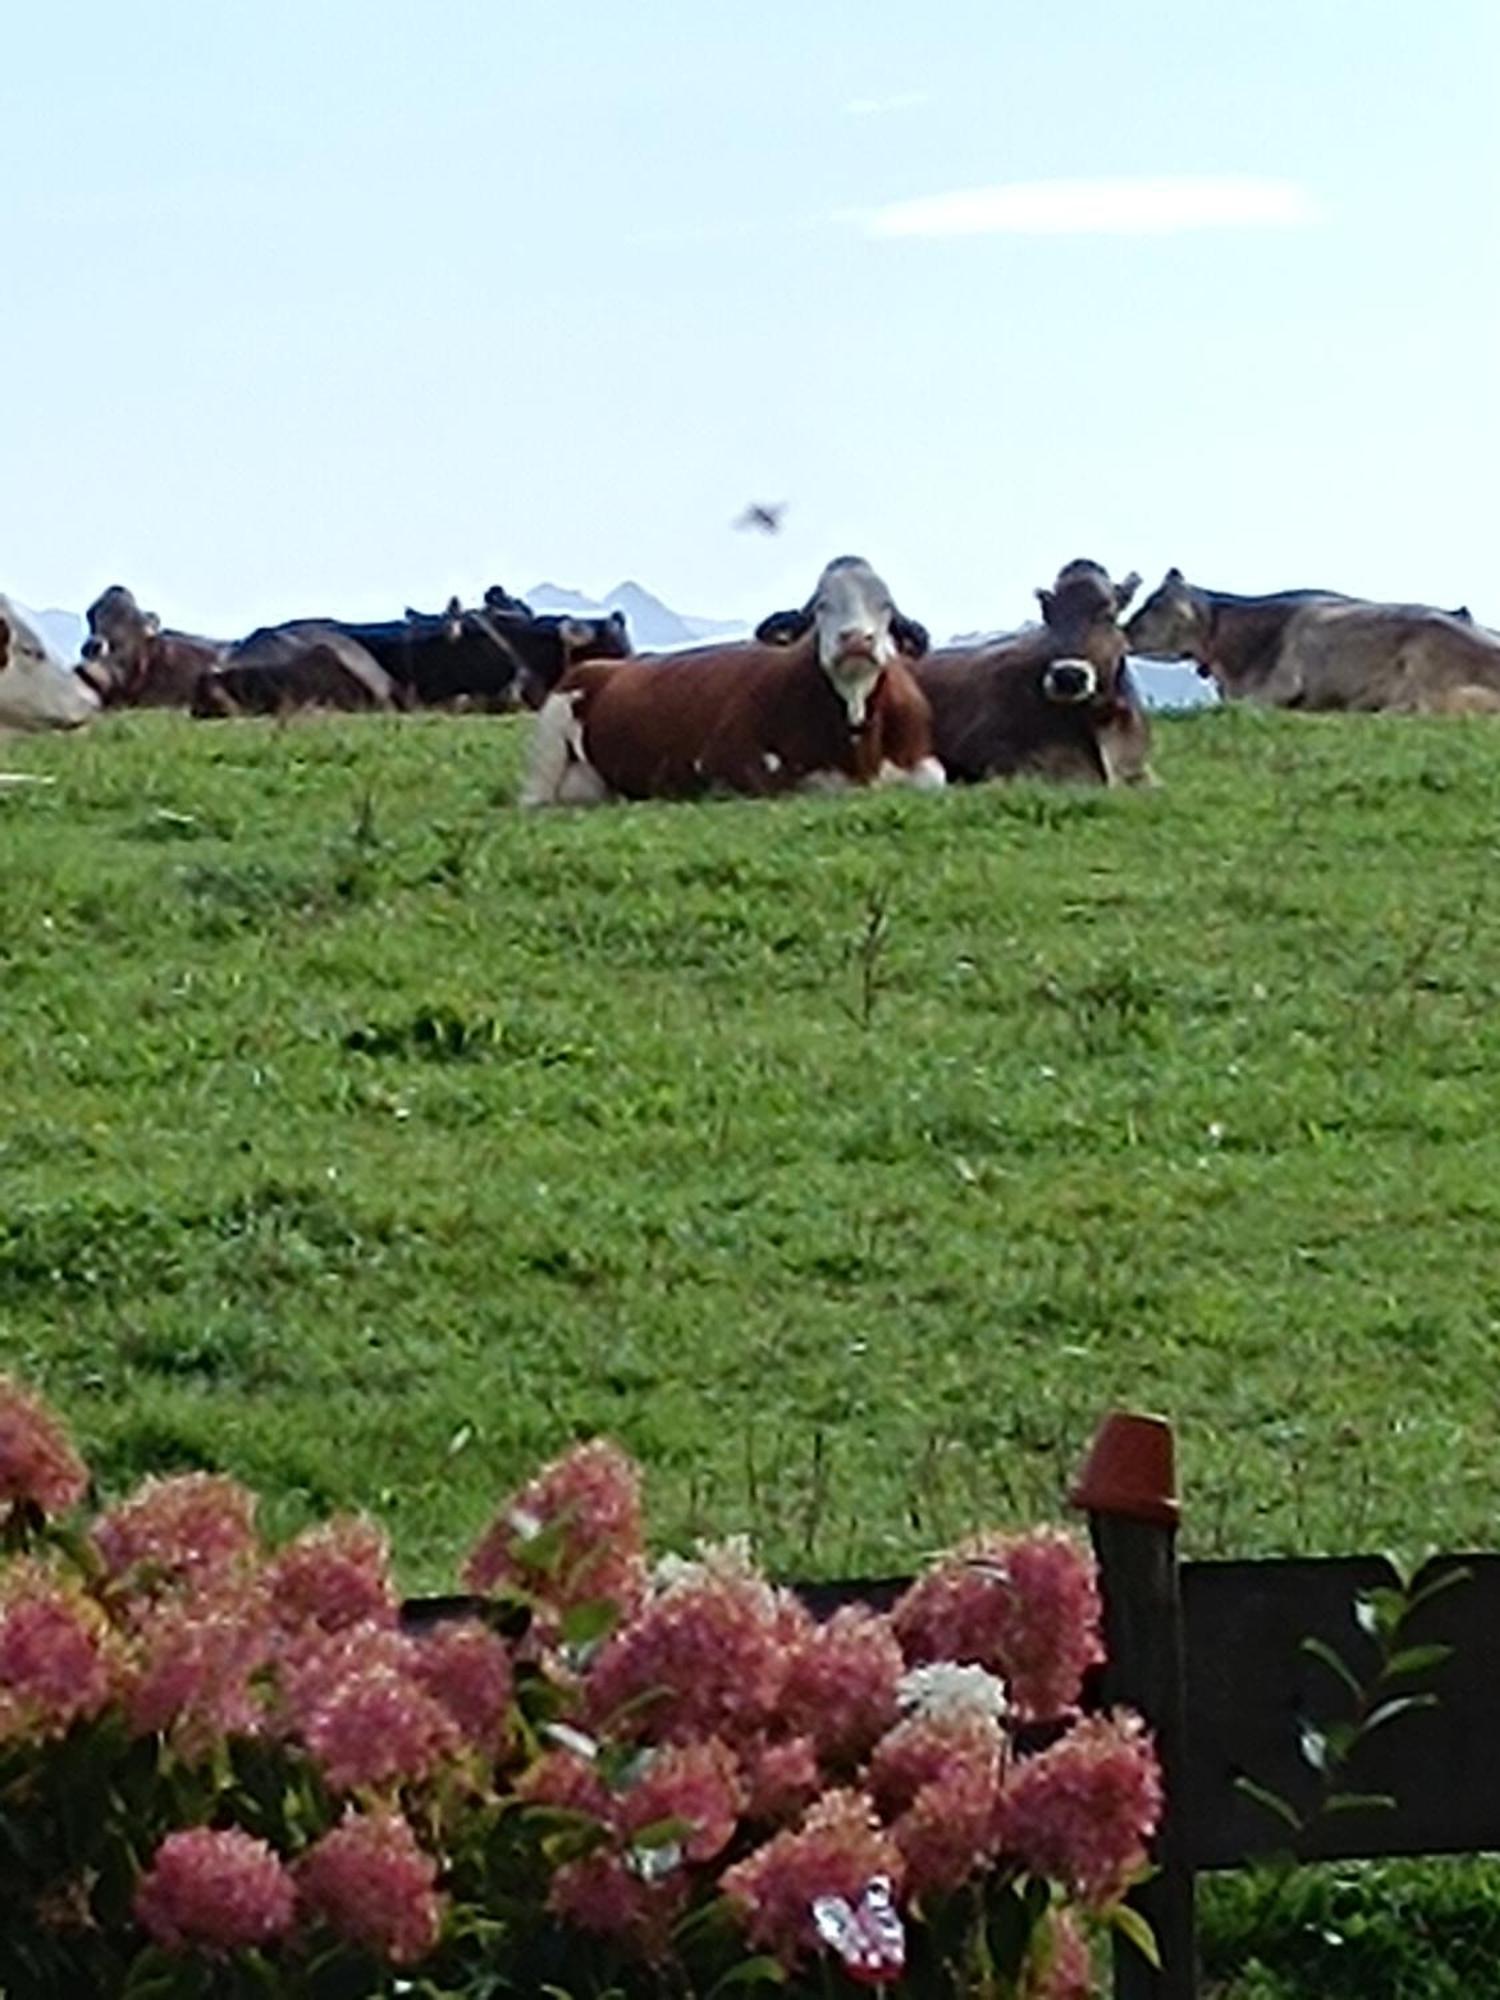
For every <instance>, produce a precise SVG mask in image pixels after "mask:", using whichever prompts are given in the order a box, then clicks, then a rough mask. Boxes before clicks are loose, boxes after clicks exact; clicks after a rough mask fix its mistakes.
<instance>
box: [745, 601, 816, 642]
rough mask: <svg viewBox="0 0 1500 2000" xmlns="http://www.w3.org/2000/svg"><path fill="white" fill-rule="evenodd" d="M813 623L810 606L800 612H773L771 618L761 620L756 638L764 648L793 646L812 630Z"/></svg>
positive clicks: (805, 606)
mask: <svg viewBox="0 0 1500 2000" xmlns="http://www.w3.org/2000/svg"><path fill="white" fill-rule="evenodd" d="M812 622H813V614H812V606H811V605H810V604H804V605H803V607H802V609H801V610H800V611H773V612H772V613H771V615H770V617H769V618H762V619H761V621H760V623H759V624H758V625H757V626H756V628H755V636H756V638H757V639H758V640H759V641H760V643H761V645H763V646H792V645H795V644H796V642H797V641H798V640H799V639H800V638H802V636H803V635H804V633H807V632H810V631H811V630H812Z"/></svg>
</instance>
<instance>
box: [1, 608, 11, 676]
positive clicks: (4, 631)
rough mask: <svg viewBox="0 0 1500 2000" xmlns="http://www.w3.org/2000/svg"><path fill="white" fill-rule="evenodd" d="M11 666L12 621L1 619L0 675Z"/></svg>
mask: <svg viewBox="0 0 1500 2000" xmlns="http://www.w3.org/2000/svg"><path fill="white" fill-rule="evenodd" d="M9 665H10V621H9V620H8V619H6V618H0V674H3V673H4V672H5V669H6V668H7V667H8V666H9Z"/></svg>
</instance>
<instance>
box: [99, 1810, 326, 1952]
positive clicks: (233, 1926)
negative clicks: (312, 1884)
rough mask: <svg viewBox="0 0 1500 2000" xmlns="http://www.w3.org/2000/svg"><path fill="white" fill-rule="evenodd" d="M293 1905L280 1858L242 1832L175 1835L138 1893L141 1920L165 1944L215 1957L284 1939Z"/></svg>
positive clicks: (203, 1830) (196, 1830)
mask: <svg viewBox="0 0 1500 2000" xmlns="http://www.w3.org/2000/svg"><path fill="white" fill-rule="evenodd" d="M293 1905H294V1897H293V1891H292V1878H291V1876H290V1875H289V1874H288V1873H287V1871H286V1869H285V1868H284V1867H283V1866H282V1864H281V1861H280V1860H279V1858H278V1857H277V1856H276V1855H275V1854H274V1853H273V1852H272V1850H271V1849H270V1848H269V1847H268V1846H267V1845H266V1843H265V1841H263V1840H257V1839H255V1838H254V1836H253V1835H251V1834H248V1833H243V1832H241V1831H240V1829H239V1828H237V1827H229V1828H225V1829H223V1830H221V1831H216V1830H214V1829H211V1828H209V1827H206V1826H195V1827H190V1828H188V1829H187V1830H186V1831H185V1832H182V1833H169V1834H168V1835H167V1837H166V1839H165V1840H164V1841H163V1842H162V1844H161V1846H160V1847H158V1848H157V1850H156V1857H155V1859H154V1860H153V1861H152V1864H151V1867H150V1869H149V1870H148V1872H147V1873H146V1875H145V1876H144V1877H143V1878H142V1880H141V1883H140V1886H139V1887H138V1888H137V1890H136V1893H135V1914H136V1917H137V1919H138V1920H139V1922H140V1924H141V1925H142V1927H143V1928H144V1929H145V1931H146V1932H147V1934H148V1935H149V1936H150V1937H152V1938H154V1939H155V1941H156V1942H157V1943H158V1944H161V1945H165V1946H166V1947H167V1948H168V1949H169V1950H171V1951H184V1950H194V1949H196V1950H199V1951H205V1952H209V1953H211V1954H215V1955H218V1954H222V1953H227V1952H231V1951H241V1950H244V1949H246V1948H248V1947H249V1946H251V1945H263V1944H270V1943H272V1942H273V1941H274V1940H275V1939H277V1938H279V1937H282V1936H284V1935H285V1933H286V1932H287V1931H288V1930H289V1929H290V1927H291V1922H292V1910H293Z"/></svg>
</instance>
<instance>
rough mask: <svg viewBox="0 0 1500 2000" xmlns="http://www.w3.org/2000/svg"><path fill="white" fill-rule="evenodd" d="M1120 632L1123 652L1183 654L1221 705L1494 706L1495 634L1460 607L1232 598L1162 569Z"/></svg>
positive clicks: (1499, 660)
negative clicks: (1158, 580)
mask: <svg viewBox="0 0 1500 2000" xmlns="http://www.w3.org/2000/svg"><path fill="white" fill-rule="evenodd" d="M1125 629H1126V637H1127V639H1128V641H1129V644H1130V650H1131V651H1132V652H1133V653H1140V654H1142V655H1144V656H1145V657H1146V658H1147V659H1152V660H1194V661H1196V662H1197V666H1198V671H1199V673H1200V674H1202V675H1203V676H1204V677H1205V679H1208V680H1212V681H1213V682H1214V683H1215V685H1216V686H1217V687H1218V689H1219V692H1220V693H1221V694H1222V695H1223V696H1224V697H1225V699H1226V700H1229V701H1251V702H1259V703H1262V704H1264V705H1265V706H1267V707H1271V708H1308V709H1366V710H1368V709H1391V710H1395V711H1397V712H1398V713H1404V714H1409V715H1410V714H1443V713H1473V712H1490V711H1495V710H1500V637H1497V636H1496V634H1494V633H1493V632H1489V631H1487V630H1486V629H1485V627H1484V626H1482V625H1476V624H1475V623H1474V621H1473V619H1472V617H1471V616H1470V615H1469V613H1468V610H1467V607H1462V608H1461V609H1460V610H1459V611H1457V612H1452V611H1439V610H1436V609H1434V607H1433V606H1431V605H1427V604H1377V603H1371V602H1369V601H1367V600H1366V599H1363V598H1358V597H1343V596H1341V595H1339V594H1338V593H1337V592H1335V591H1326V590H1284V591H1278V592H1277V593H1275V594H1274V595H1271V596H1265V597H1238V596H1235V595H1233V594H1232V593H1230V592H1229V591H1223V590H1203V589H1200V588H1199V587H1198V586H1197V585H1196V584H1191V583H1189V582H1188V581H1187V579H1186V578H1185V577H1184V576H1183V574H1182V571H1181V570H1180V569H1169V570H1168V571H1167V573H1166V576H1165V577H1164V578H1163V579H1162V582H1161V584H1160V585H1159V587H1158V588H1157V589H1156V590H1154V591H1153V592H1152V594H1151V596H1150V597H1148V598H1147V600H1146V602H1145V603H1144V604H1143V605H1142V606H1141V608H1140V610H1139V611H1137V612H1136V614H1135V616H1134V617H1133V618H1132V619H1131V620H1130V623H1129V624H1128V625H1127V627H1126V628H1125Z"/></svg>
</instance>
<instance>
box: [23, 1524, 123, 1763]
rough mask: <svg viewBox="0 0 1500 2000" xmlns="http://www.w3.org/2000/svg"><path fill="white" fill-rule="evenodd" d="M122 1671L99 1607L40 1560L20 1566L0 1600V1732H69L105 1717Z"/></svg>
mask: <svg viewBox="0 0 1500 2000" xmlns="http://www.w3.org/2000/svg"><path fill="white" fill-rule="evenodd" d="M116 1673H117V1662H116V1660H115V1657H114V1646H113V1643H112V1637H111V1634H110V1631H109V1627H108V1623H107V1621H106V1619H105V1617H104V1615H103V1613H102V1612H101V1611H100V1609H99V1607H98V1606H97V1605H96V1604H94V1603H93V1602H92V1601H91V1600H90V1599H88V1598H86V1597H85V1596H84V1595H83V1594H82V1592H81V1591H79V1590H77V1589H73V1588H69V1587H68V1586H67V1585H65V1584H63V1583H62V1582H60V1581H59V1580H58V1578H57V1577H55V1576H53V1575H52V1574H51V1573H50V1571H48V1570H47V1569H45V1568H44V1567H43V1566H42V1565H41V1564H39V1563H32V1562H18V1563H15V1564H13V1565H12V1567H11V1568H10V1570H9V1571H8V1573H7V1574H6V1576H5V1578H4V1591H3V1595H0V1703H3V1707H0V1715H3V1732H0V1733H4V1734H7V1735H9V1734H13V1733H15V1732H16V1731H18V1730H22V1729H24V1730H26V1731H28V1732H30V1733H33V1734H38V1735H47V1736H50V1735H54V1734H61V1733H63V1732H64V1731H65V1730H67V1729H69V1728H71V1727H72V1725H73V1724H74V1723H75V1722H78V1721H80V1720H82V1719H83V1718H85V1717H87V1716H91V1715H97V1714H98V1713H99V1711H100V1710H101V1709H102V1708H103V1707H104V1706H105V1705H106V1703H107V1702H108V1701H109V1700H110V1698H111V1696H112V1695H113V1694H114V1692H115V1686H116Z"/></svg>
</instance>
